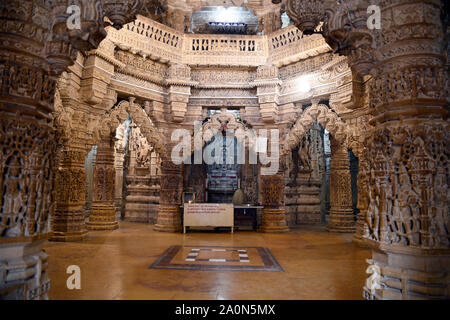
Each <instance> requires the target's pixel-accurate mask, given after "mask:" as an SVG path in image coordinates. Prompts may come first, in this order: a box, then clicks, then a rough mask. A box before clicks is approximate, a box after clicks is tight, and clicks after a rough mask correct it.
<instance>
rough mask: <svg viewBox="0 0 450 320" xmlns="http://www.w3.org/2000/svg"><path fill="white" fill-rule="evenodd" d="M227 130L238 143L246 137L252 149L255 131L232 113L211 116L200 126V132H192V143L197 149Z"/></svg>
mask: <svg viewBox="0 0 450 320" xmlns="http://www.w3.org/2000/svg"><path fill="white" fill-rule="evenodd" d="M223 130H228V131H230V132H232V133H233V134H234V136H235V137H236V139H237V140H238V141H244V139H245V137H248V139H249V140H248V143H249V146H250V147H252V146H254V144H255V141H256V134H255V131H254V130H253V129H252V128H250V126H249V125H248V124H246V123H244V122H243V121H241V120H240V119H238V118H236V116H235V115H234V114H232V113H228V112H221V113H216V114H214V115H213V116H211V117H210V118H209V119H208V120H206V121H205V122H204V123H203V124H202V130H197V131H196V132H194V136H193V139H192V143H193V146H194V148H193V149H198V148H199V147H200V146H201V147H202V148H203V146H204V145H205V144H206V143H207V142H209V141H210V140H211V139H212V138H213V137H214V136H215V135H216V134H217V133H218V132H219V131H223Z"/></svg>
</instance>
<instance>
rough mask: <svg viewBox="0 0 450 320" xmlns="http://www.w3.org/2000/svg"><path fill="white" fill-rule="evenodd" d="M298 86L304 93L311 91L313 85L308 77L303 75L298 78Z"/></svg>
mask: <svg viewBox="0 0 450 320" xmlns="http://www.w3.org/2000/svg"><path fill="white" fill-rule="evenodd" d="M297 88H298V90H300V91H301V92H303V93H307V92H309V91H311V85H310V84H309V81H308V79H306V78H305V77H301V78H300V79H298V82H297Z"/></svg>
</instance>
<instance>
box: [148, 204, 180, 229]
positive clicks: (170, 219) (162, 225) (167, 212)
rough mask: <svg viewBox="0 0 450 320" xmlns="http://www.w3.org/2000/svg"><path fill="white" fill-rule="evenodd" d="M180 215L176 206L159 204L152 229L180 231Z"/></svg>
mask: <svg viewBox="0 0 450 320" xmlns="http://www.w3.org/2000/svg"><path fill="white" fill-rule="evenodd" d="M181 229H182V228H181V216H180V208H179V207H178V206H168V205H160V206H159V210H158V218H157V221H156V224H155V225H154V227H153V230H155V231H159V232H181Z"/></svg>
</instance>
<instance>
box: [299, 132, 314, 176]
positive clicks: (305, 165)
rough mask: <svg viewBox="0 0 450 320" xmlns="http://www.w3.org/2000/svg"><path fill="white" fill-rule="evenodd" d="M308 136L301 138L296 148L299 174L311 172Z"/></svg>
mask: <svg viewBox="0 0 450 320" xmlns="http://www.w3.org/2000/svg"><path fill="white" fill-rule="evenodd" d="M309 139H310V138H309V135H307V136H305V137H303V139H302V141H300V145H299V148H298V160H299V168H300V172H311V171H312V166H311V142H310V141H309Z"/></svg>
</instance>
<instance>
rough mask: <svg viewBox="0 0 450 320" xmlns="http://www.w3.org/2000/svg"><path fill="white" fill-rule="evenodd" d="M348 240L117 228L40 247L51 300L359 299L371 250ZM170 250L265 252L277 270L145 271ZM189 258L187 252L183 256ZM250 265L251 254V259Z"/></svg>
mask: <svg viewBox="0 0 450 320" xmlns="http://www.w3.org/2000/svg"><path fill="white" fill-rule="evenodd" d="M351 237H352V235H351V234H337V233H328V232H327V231H325V228H324V227H306V226H303V227H300V228H298V229H294V230H293V231H291V232H290V233H286V234H267V233H259V232H252V231H241V232H236V233H234V234H230V233H229V232H221V233H213V232H190V233H187V234H181V233H177V234H173V233H160V232H155V231H153V230H152V226H150V225H147V224H139V223H130V222H121V223H120V228H119V229H117V230H114V231H91V232H90V233H89V236H88V238H87V239H86V240H84V241H81V242H72V243H58V242H46V243H45V244H44V248H45V250H46V252H47V253H48V255H49V267H48V270H49V277H50V279H51V289H50V294H49V296H50V299H362V296H361V294H362V287H363V285H364V281H365V278H366V276H367V275H366V274H365V270H366V267H367V265H366V262H365V259H367V258H369V257H370V252H369V250H366V249H362V248H359V247H358V246H356V245H355V244H353V243H352V242H351ZM171 246H184V247H188V246H192V247H193V248H195V247H196V246H198V247H202V246H203V247H204V246H209V247H214V246H217V247H263V248H267V249H269V250H270V252H271V254H272V255H273V256H274V258H275V259H276V260H277V262H278V263H279V264H280V265H281V267H282V269H283V270H284V272H283V271H281V272H280V271H278V272H265V271H248V270H247V271H223V270H220V271H216V270H173V269H152V268H149V267H150V266H151V265H152V264H153V263H154V262H155V261H156V260H157V259H158V258H159V257H160V256H161V255H162V254H163V253H164V252H165V251H167V250H168V248H170V247H171ZM187 254H189V251H187ZM249 257H250V260H252V255H251V254H249ZM69 265H78V266H79V267H80V270H81V289H80V290H69V289H67V286H66V281H67V278H68V277H69V276H70V275H69V274H67V273H66V269H67V267H68V266H69Z"/></svg>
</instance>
